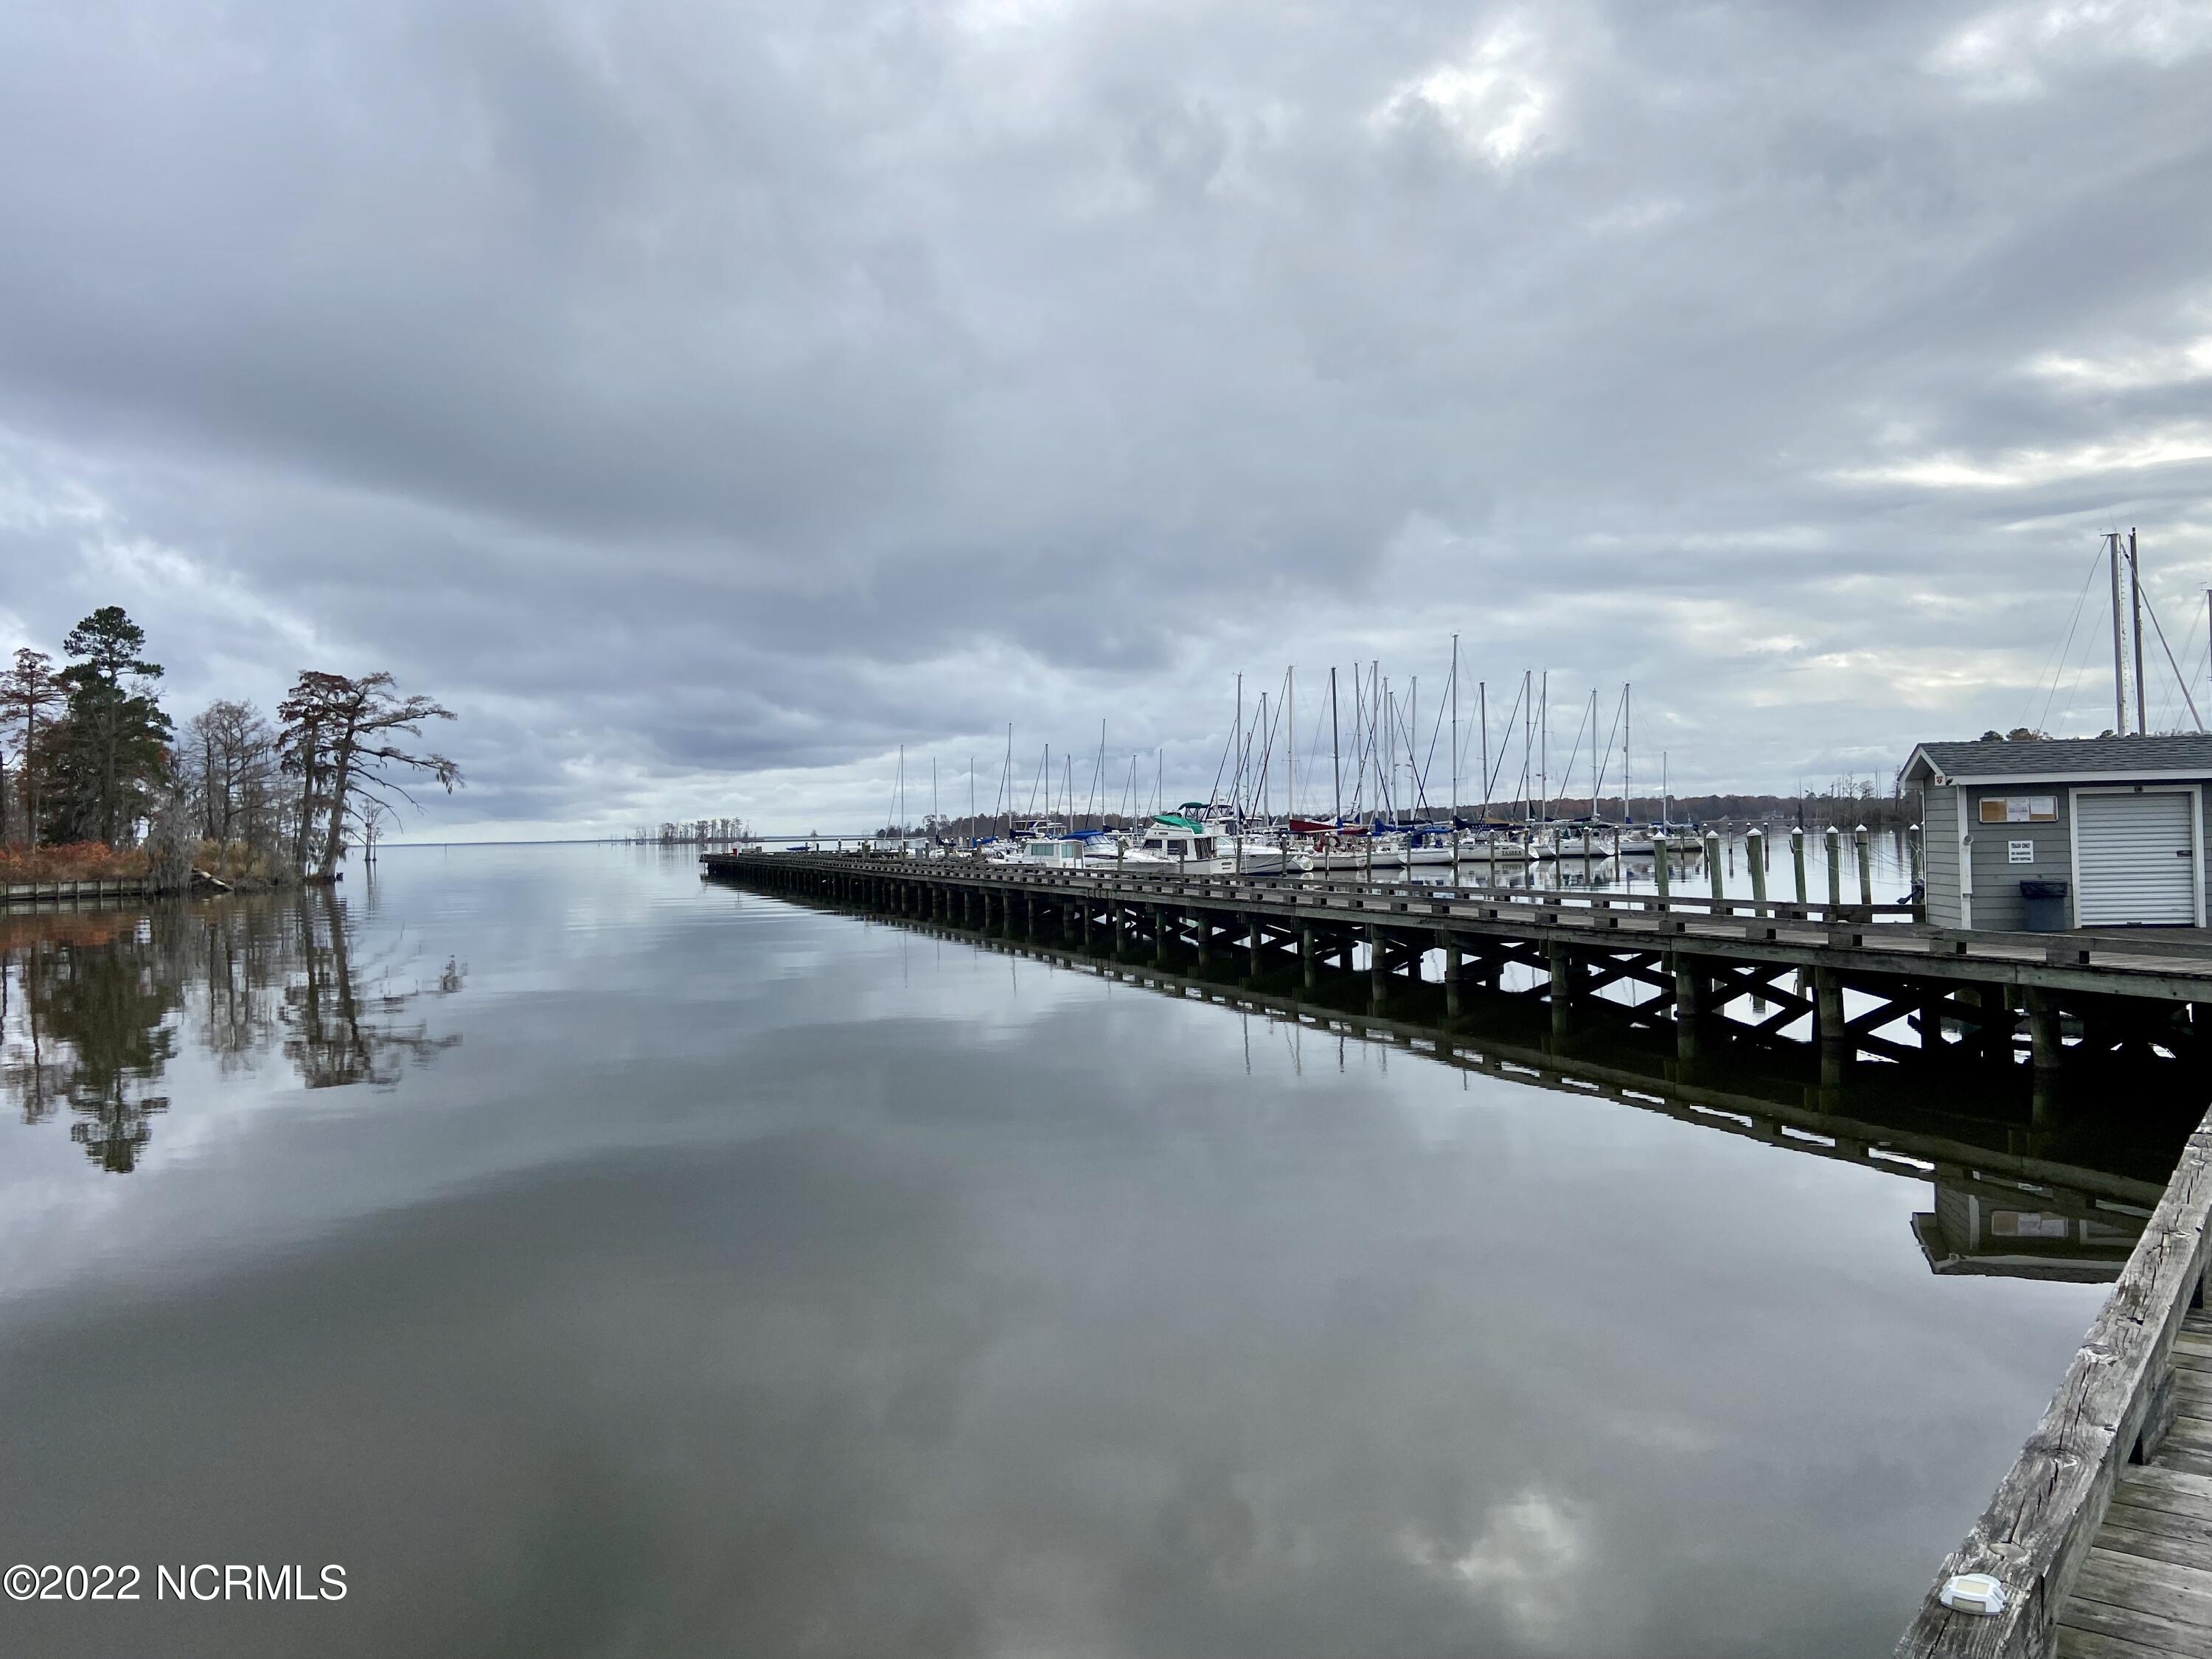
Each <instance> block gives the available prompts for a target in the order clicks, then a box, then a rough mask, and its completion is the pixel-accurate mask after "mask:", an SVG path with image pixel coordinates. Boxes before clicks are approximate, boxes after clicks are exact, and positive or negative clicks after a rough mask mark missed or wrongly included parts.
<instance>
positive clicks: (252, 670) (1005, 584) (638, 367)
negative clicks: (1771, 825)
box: [0, 0, 2212, 836]
mask: <svg viewBox="0 0 2212 1659" xmlns="http://www.w3.org/2000/svg"><path fill="white" fill-rule="evenodd" d="M0 149H4V152H5V154H6V155H8V157H9V162H8V165H7V166H6V167H4V168H0V246H4V249H5V252H4V255H0V568H4V571H5V580H4V583H0V642H4V644H6V645H7V646H8V647H13V646H15V645H16V644H18V643H23V642H29V643H33V644H36V645H39V646H41V647H45V648H47V649H56V648H57V647H58V641H59V637H60V635H62V634H63V633H64V631H65V630H66V629H68V628H69V626H70V624H71V623H74V622H75V621H76V619H77V618H78V617H80V616H82V615H83V614H84V613H85V612H86V611H89V610H90V609H92V608H93V607H94V606H95V605H101V604H110V603H113V604H120V605H125V607H126V608H127V609H128V610H129V611H131V614H132V615H133V616H134V617H137V618H138V619H139V620H140V621H141V622H142V623H143V624H144V625H145V627H146V629H147V631H148V633H149V649H150V650H151V652H152V653H153V654H154V655H155V657H156V658H157V659H159V660H161V662H163V663H165V664H166V665H167V668H168V675H167V681H166V683H165V684H166V688H167V702H168V706H169V707H170V708H171V709H172V710H173V712H174V713H176V714H178V715H179V717H180V718H181V717H182V716H185V715H187V714H190V713H191V711H192V710H194V709H196V708H198V707H199V706H201V705H202V704H203V703H204V702H205V701H206V700H207V699H208V698H210V697H211V696H222V695H231V696H251V697H252V698H255V699H257V700H258V701H259V702H261V703H262V704H263V705H264V707H266V706H269V705H271V704H273V702H275V701H276V698H277V696H279V695H280V694H281V691H282V689H283V686H284V685H285V684H287V683H289V680H290V678H291V677H292V676H293V675H294V674H295V672H296V671H298V670H300V669H301V668H302V667H306V666H309V665H313V666H317V667H329V668H336V669H339V670H341V671H364V670H368V669H371V668H379V667H388V668H390V669H392V670H393V671H395V672H397V673H398V675H399V676H400V678H401V680H402V682H403V684H404V685H405V686H406V687H407V688H408V689H410V690H422V691H427V692H429V693H431V694H433V695H435V696H438V697H440V698H441V699H442V700H443V701H444V702H447V704H449V705H450V706H451V707H453V708H454V709H455V710H456V711H458V712H459V714H460V715H461V720H460V721H459V724H458V725H457V726H454V727H452V728H449V729H447V730H446V731H444V732H441V742H443V743H444V744H446V745H447V746H448V747H449V748H450V749H451V750H453V753H455V754H456V755H457V756H458V757H459V759H460V760H461V761H462V763H463V764H464V766H465V769H466V771H467V773H468V775H469V779H470V786H469V787H468V788H467V789H466V791H465V792H464V793H462V794H461V795H459V796H458V797H456V798H455V799H454V800H453V802H451V803H450V804H448V803H445V802H442V801H441V802H440V803H438V804H437V805H436V806H435V809H434V811H432V812H431V813H430V814H429V816H428V817H426V818H425V819H423V820H422V821H421V822H419V823H417V824H416V825H415V826H414V833H415V834H416V835H417V836H447V835H460V836H487V835H493V834H499V833H523V834H544V833H558V832H589V831H592V830H601V829H617V828H622V827H625V826H628V825H629V824H631V823H639V822H643V821H647V820H654V819H659V818H661V817H672V816H684V817H689V816H694V815H696V814H701V813H724V812H735V813H743V814H745V815H747V816H749V817H752V818H754V819H755V820H756V822H757V823H762V824H763V825H765V826H766V827H769V828H770V829H805V828H809V827H813V826H816V825H819V826H821V827H823V828H829V827H833V826H838V825H848V826H858V825H864V824H873V823H876V822H878V821H879V820H880V819H881V818H882V817H883V815H884V811H885V809H886V807H887V805H888V803H889V793H890V776H891V772H892V769H893V765H894V763H895V757H896V750H897V747H898V745H899V744H902V743H903V744H906V745H907V747H908V766H909V769H910V771H911V773H912V775H915V776H916V777H918V778H921V779H922V780H924V782H923V785H922V787H923V788H924V789H926V787H927V785H926V779H927V770H928V766H929V762H930V758H931V757H932V756H934V757H936V758H937V760H938V763H939V771H940V776H941V777H942V779H943V780H944V785H943V787H944V793H945V804H946V805H947V806H948V808H949V807H951V805H954V804H955V803H956V802H957V804H959V805H963V806H964V805H965V796H966V782H965V775H966V768H967V766H968V763H969V756H970V755H973V756H975V757H976V760H977V764H978V766H979V768H980V769H982V770H983V771H984V773H985V774H986V779H985V781H984V783H983V786H982V793H983V795H984V797H985V799H986V801H988V799H989V798H990V797H991V796H992V794H993V793H994V792H995V788H996V778H997V773H998V768H999V764H1000V754H1001V751H1002V750H1003V748H1004V746H1005V743H1006V732H1005V728H1006V722H1007V721H1009V720H1011V721H1012V722H1013V723H1014V726H1015V746H1016V749H1017V750H1018V755H1019V757H1020V758H1019V762H1018V769H1019V770H1020V771H1021V773H1022V775H1023V776H1024V781H1026V779H1027V777H1028V775H1029V774H1030V772H1031V771H1032V770H1033V769H1035V767H1036V756H1037V752H1038V750H1040V749H1041V748H1042V745H1043V744H1045V743H1047V742H1050V743H1051V744H1053V746H1054V752H1055V754H1058V753H1060V752H1061V751H1063V750H1066V749H1073V750H1077V751H1079V752H1080V753H1083V754H1085V755H1086V756H1088V755H1089V754H1091V752H1092V751H1094V750H1096V747H1097V744H1098V740H1099V721H1100V720H1102V719H1103V720H1105V721H1106V728H1107V729H1106V744H1107V747H1108V750H1109V753H1110V754H1111V755H1112V756H1113V757H1115V758H1114V760H1113V762H1112V770H1113V774H1114V775H1115V778H1116V780H1117V781H1116V786H1115V790H1114V791H1113V793H1115V795H1116V797H1117V798H1118V795H1119V791H1120V787H1121V780H1123V779H1125V777H1126V775H1127V770H1128V768H1129V765H1130V761H1129V757H1130V756H1131V754H1132V753H1133V752H1134V751H1139V750H1141V751H1143V753H1144V759H1143V761H1142V763H1141V764H1142V766H1143V768H1144V769H1146V771H1149V770H1150V769H1152V765H1153V760H1152V750H1154V749H1155V747H1156V746H1160V745H1164V750H1165V759H1164V769H1165V772H1166V775H1167V788H1168V793H1169V796H1170V799H1176V798H1177V797H1178V795H1179V793H1184V792H1186V791H1187V790H1188V789H1194V788H1195V789H1202V788H1203V787H1205V786H1206V784H1207V783H1209V782H1210V781H1211V780H1212V775H1213V771H1214V766H1215V762H1216V760H1217V758H1218V755H1219V753H1220V749H1221V744H1222V742H1223V739H1224V737H1225V732H1226V731H1227V729H1228V726H1229V725H1230V720H1231V707H1232V703H1231V699H1232V695H1233V685H1234V681H1233V676H1234V675H1235V674H1236V673H1237V671H1240V670H1241V671H1243V672H1244V673H1245V674H1246V676H1247V684H1248V687H1249V689H1250V691H1251V693H1252V694H1253V695H1255V696H1256V692H1257V690H1259V689H1260V688H1261V687H1263V686H1273V685H1274V684H1277V683H1278V682H1279V679H1280V677H1281V675H1282V672H1283V670H1284V667H1285V665H1288V664H1292V663H1295V664H1296V665H1297V669H1298V676H1299V679H1298V684H1299V705H1300V707H1299V714H1300V724H1301V728H1302V730H1301V737H1300V739H1299V747H1300V749H1301V750H1306V749H1307V748H1308V746H1309V744H1310V743H1311V742H1312V741H1313V738H1314V730H1315V728H1313V727H1312V726H1310V721H1311V720H1312V719H1313V718H1314V714H1315V711H1316V710H1317V709H1319V708H1321V707H1322V701H1323V696H1324V694H1325V687H1326V677H1327V671H1328V665H1330V664H1332V663H1335V664H1339V665H1349V664H1351V663H1352V661H1354V660H1355V659H1359V660H1366V659H1381V661H1382V664H1383V672H1384V673H1386V674H1388V675H1389V677H1390V678H1391V679H1392V682H1393V685H1394V687H1398V688H1402V687H1404V686H1405V685H1406V684H1407V681H1408V680H1409V679H1410V678H1411V677H1412V676H1413V675H1415V674H1419V676H1420V678H1421V697H1422V723H1423V725H1424V726H1425V725H1426V724H1427V722H1428V720H1429V718H1430V716H1431V714H1432V713H1433V712H1434V710H1435V708H1437V695H1438V694H1439V693H1440V691H1441V690H1442V689H1443V683H1444V674H1445V670H1446V666H1447V664H1448V661H1449V653H1450V636H1451V635H1452V634H1453V633H1455V632H1456V633H1457V634H1458V635H1460V636H1461V642H1462V645H1461V648H1462V656H1463V660H1464V661H1465V663H1466V664H1467V669H1466V672H1467V675H1468V702H1472V699H1473V696H1474V693H1473V690H1472V685H1473V682H1474V679H1476V678H1486V679H1487V680H1488V681H1489V683H1490V684H1491V687H1492V691H1493V693H1495V692H1496V691H1497V690H1498V687H1499V686H1500V685H1501V684H1508V685H1509V690H1507V691H1506V692H1505V694H1504V696H1505V698H1506V700H1507V701H1509V702H1510V696H1511V691H1510V686H1517V684H1518V683H1519V679H1520V675H1521V672H1522V670H1523V669H1524V668H1534V669H1537V670H1542V669H1549V670H1550V671H1551V685H1552V688H1553V698H1554V702H1555V704H1556V708H1555V712H1554V714H1553V745H1554V748H1555V750H1563V749H1564V748H1565V747H1566V746H1567V744H1569V743H1570V742H1571V738H1572V732H1573V726H1574V723H1575V721H1576V720H1577V715H1578V710H1579V709H1580V708H1581V707H1582V706H1583V703H1584V702H1586V700H1587V698H1588V696H1589V691H1590V690H1591V688H1593V687H1595V688H1597V689H1598V690H1599V693H1600V697H1601V702H1602V703H1603V704H1604V705H1605V706H1606V707H1607V709H1608V710H1609V709H1610V708H1611V706H1612V703H1613V700H1614V699H1615V698H1617V696H1618V695H1619V688H1620V684H1621V683H1622V682H1623V681H1624V680H1633V682H1634V684H1635V687H1636V691H1635V703H1634V708H1635V724H1636V732H1637V739H1636V741H1637V750H1638V755H1637V769H1638V777H1639V780H1640V779H1642V778H1644V777H1647V776H1653V777H1656V765H1657V754H1658V751H1659V750H1661V749H1662V748H1663V749H1664V750H1666V751H1667V753H1668V765H1669V768H1670V776H1671V779H1672V781H1674V784H1675V786H1676V787H1677V788H1680V789H1692V788H1697V787H1703V786H1722V787H1744V788H1773V789H1789V788H1792V787H1796V784H1797V782H1798V781H1799V780H1800V779H1801V778H1802V779H1806V780H1809V781H1814V782H1825V781H1826V780H1827V778H1829V777H1830V776H1831V775H1834V774H1836V773H1838V772H1842V771H1850V770H1856V771H1857V772H1859V773H1861V774H1862V775H1866V774H1872V775H1878V776H1880V777H1881V779H1882V781H1883V782H1884V785H1885V787H1886V786H1887V780H1888V777H1889V775H1891V773H1892V772H1893V769H1894V768H1895V766H1896V765H1897V763H1899V760H1901V759H1902V757H1903V754H1904V752H1905V749H1906V748H1907V747H1908V746H1909V744H1911V741H1912V740H1914V739H1915V738H1925V737H1956V736H1960V735H1972V734H1974V733H1978V732H1979V731H1981V730H1982V729H1983V728H1984V726H2013V725H2015V724H2019V723H2021V722H2022V721H2027V722H2029V723H2035V724H2048V725H2049V726H2051V729H2053V730H2054V731H2057V732H2081V731H2088V732H2094V731H2096V730H2098V729H2100V727H2102V726H2106V725H2109V724H2110V723H2111V713H2110V702H2109V661H2108V653H2109V634H2108V632H2106V630H2107V629H2108V628H2109V623H2108V620H2107V616H2106V611H2105V609H2104V606H2105V604H2106V599H2105V592H2104V589H2103V587H2102V586H2101V580H2102V579H2101V577H2100V578H2098V579H2097V580H2093V581H2090V583H2089V586H2088V588H2087V596H2088V597H2087V605H2086V607H2085V608H2084V609H2083V610H2082V611H2081V616H2080V621H2079V625H2078V627H2075V630H2074V635H2073V640H2072V643H2071V646H2070V647H2069V648H2067V649H2066V650H2063V651H2062V649H2061V647H2062V644H2063V641H2065V639H2066V636H2067V632H2068V629H2069V624H2070V623H2073V621H2074V619H2075V607H2076V601H2077V597H2078V596H2079V595H2081V593H2082V592H2083V591H2084V590H2083V584H2084V581H2085V579H2087V578H2089V577H2090V575H2091V567H2092V562H2093V558H2094V556H2095V554H2096V551H2097V545H2098V537H2099V535H2100V532H2103V531H2104V530H2106V528H2108V527H2111V526H2116V525H2117V526H2121V527H2126V526H2131V525H2132V526H2139V527H2140V529H2141V531H2142V546H2143V557H2144V562H2145V566H2146V569H2147V573H2148V577H2149V579H2150V580H2151V583H2152V587H2153V592H2154V594H2155V596H2156V598H2157V600H2158V604H2159V608H2160V614H2161V616H2162V618H2163V620H2164V623H2165V625H2166V629H2167V632H2168V635H2169V636H2170V637H2171V639H2172V645H2173V648H2174V653H2175V655H2176V656H2177V657H2179V658H2180V659H2182V665H2183V667H2184V668H2185V669H2189V670H2191V671H2194V673H2195V674H2196V675H2197V684H2198V686H2199V688H2200V690H2199V702H2200V703H2202V702H2203V701H2204V699H2203V691H2202V690H2201V688H2202V687H2203V685H2204V684H2205V682H2204V678H2203V674H2204V658H2205V654H2206V653H2205V647H2204V644H2203V641H2204V637H2205V622H2204V617H2203V585H2204V584H2205V583H2206V582H2207V581H2208V580H2212V405H2208V399H2212V5H2208V4H2205V3H2189V0H2068V3H2050V0H2036V3H2029V4H2004V5H1998V6H1996V7H1995V8H1984V7H1981V6H1975V5H1965V6H1960V5H1945V4H1930V3H1926V0H1918V3H1909V4H1888V3H1883V0H1849V3H1835V4H1831V5H1811V4H1805V5H1795V6H1792V5H1786V4H1765V5H1759V4H1728V3H1711V4H1699V5H1671V4H1666V3H1655V0H1637V3H1622V4H1619V5H1613V6H1607V5H1602V4H1583V3H1573V0H1568V3H1553V4H1546V5H1542V6H1526V7H1514V6H1491V5H1479V4H1468V3H1430V0H1399V3H1395V4H1389V5H1377V4H1375V3H1372V0H1304V3H1300V4H1297V5H1290V4H1285V3H1283V0H1172V3H1170V0H955V3H944V4H930V3H899V0H823V3H818V4H812V5H792V4H789V3H777V4H765V3H747V0H621V3H606V4H586V3H580V0H385V3H381V4H378V5H374V6H365V5H362V4H360V3H358V0H14V3H11V4H9V5H8V6H6V7H5V8H0ZM2100 651H2101V652H2104V653H2106V657H2105V658H2100V655H2099V653H2100ZM2151 654H2152V659H2153V661H2154V664H2155V663H2157V662H2158V661H2159V653H2158V651H2157V647H2156V641H2155V640H2154V641H2153V645H2152V651H2151ZM1347 686H1348V681H1347ZM2054 687H2055V690H2054ZM2171 687H2172V675H2171V674H2170V673H2167V672H2166V671H2164V670H2163V669H2162V668H2161V669H2160V670H2159V671H2158V672H2157V674H2156V675H2155V676H2154V684H2153V696H2152V704H2153V713H2154V721H2155V720H2156V717H2157V714H2158V711H2159V707H2160V702H2161V699H2163V700H2164V702H2166V704H2167V705H2168V712H2167V714H2166V720H2167V721H2168V722H2169V723H2172V722H2174V721H2178V720H2182V719H2185V714H2183V712H2182V711H2181V708H2180V704H2179V698H2178V697H2176V696H2173V695H2172V690H2171ZM2046 708H2048V711H2049V712H2048V714H2046V713H2045V710H2046ZM2205 712H2206V713H2207V714H2208V715H2212V708H2206V710H2205ZM1499 714H1500V710H1499V708H1498V699H1497V698H1496V697H1495V696H1493V707H1492V715H1493V721H1495V720H1498V718H1499ZM1468 720H1469V723H1470V725H1471V723H1472V714H1471V713H1470V714H1468ZM1609 721H1610V714H1607V722H1608V723H1609ZM1495 741H1496V739H1495V738H1494V739H1493V742H1495ZM1472 746H1473V744H1472V738H1470V749H1472ZM1324 753H1325V750H1324ZM1494 758H1495V756H1494V755H1493V759H1494ZM1557 764H1558V763H1557V760H1556V758H1555V761H1554V766H1555V769H1556V766H1557ZM1615 764H1616V767H1617V764H1618V763H1617V761H1616V763H1615ZM1442 766H1443V763H1442V762H1441V761H1439V762H1438V768H1439V771H1441V769H1442ZM1516 767H1517V763H1516ZM1088 768H1089V762H1088V761H1087V760H1086V761H1085V762H1084V763H1082V764H1081V767H1080V769H1079V781H1078V793H1082V792H1083V791H1084V789H1085V787H1087V785H1088V781H1089V775H1088ZM1055 769H1057V764H1056V765H1055ZM1179 780H1180V781H1181V786H1180V787H1179V783H1178V781H1179ZM1024 787H1026V782H1025V783H1024ZM1585 787H1586V785H1585ZM925 804H926V803H925V802H923V801H921V799H919V796H918V795H917V796H916V797H915V807H916V810H917V811H920V810H921V806H922V805H925ZM1315 804H1316V805H1318V804H1322V803H1315Z"/></svg>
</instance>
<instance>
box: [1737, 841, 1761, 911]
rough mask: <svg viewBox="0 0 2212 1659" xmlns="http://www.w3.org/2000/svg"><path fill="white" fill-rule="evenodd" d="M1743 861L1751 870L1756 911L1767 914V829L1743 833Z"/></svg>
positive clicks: (1752, 893)
mask: <svg viewBox="0 0 2212 1659" xmlns="http://www.w3.org/2000/svg"><path fill="white" fill-rule="evenodd" d="M1743 862H1744V866H1745V867H1746V868H1747V869H1748V870H1749V871H1750V872H1751V896H1752V900H1753V902H1754V903H1755V904H1757V905H1758V907H1759V908H1758V910H1757V911H1756V912H1755V913H1754V914H1756V915H1762V916H1763V915H1765V914H1766V831H1765V830H1764V829H1747V830H1745V831H1744V835H1743Z"/></svg>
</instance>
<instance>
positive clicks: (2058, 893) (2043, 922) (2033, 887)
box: [2020, 881, 2066, 933]
mask: <svg viewBox="0 0 2212 1659" xmlns="http://www.w3.org/2000/svg"><path fill="white" fill-rule="evenodd" d="M2020 909H2021V922H2020V925H2021V927H2025V928H2027V931H2028V932H2029V933H2064V932H2065V931H2066V884H2065V883H2064V882H2063V881H2024V882H2022V883H2021V884H2020Z"/></svg>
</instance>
